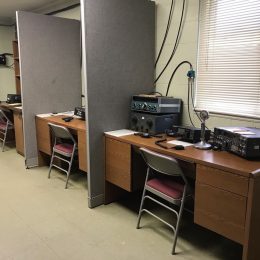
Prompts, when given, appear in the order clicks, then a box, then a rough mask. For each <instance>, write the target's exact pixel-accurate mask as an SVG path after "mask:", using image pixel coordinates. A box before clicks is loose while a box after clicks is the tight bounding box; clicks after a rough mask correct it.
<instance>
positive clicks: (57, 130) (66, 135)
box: [48, 123, 77, 144]
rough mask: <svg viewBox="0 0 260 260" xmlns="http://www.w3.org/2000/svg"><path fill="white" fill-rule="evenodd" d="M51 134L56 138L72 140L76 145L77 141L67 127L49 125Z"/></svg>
mask: <svg viewBox="0 0 260 260" xmlns="http://www.w3.org/2000/svg"><path fill="white" fill-rule="evenodd" d="M48 125H49V127H50V129H51V132H52V134H53V136H54V137H55V138H59V139H66V140H72V141H73V143H74V144H76V143H77V142H76V140H75V139H74V137H73V135H72V134H71V133H70V131H69V129H68V128H67V127H65V126H60V125H55V124H52V123H48Z"/></svg>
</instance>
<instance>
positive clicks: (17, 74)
mask: <svg viewBox="0 0 260 260" xmlns="http://www.w3.org/2000/svg"><path fill="white" fill-rule="evenodd" d="M13 53H14V71H15V85H16V94H21V81H20V62H19V49H18V40H14V41H13Z"/></svg>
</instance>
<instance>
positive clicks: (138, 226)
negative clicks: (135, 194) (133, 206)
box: [136, 188, 146, 229]
mask: <svg viewBox="0 0 260 260" xmlns="http://www.w3.org/2000/svg"><path fill="white" fill-rule="evenodd" d="M145 192H146V189H145V188H144V191H143V196H142V200H141V205H140V209H139V213H138V219H137V225H136V228H137V229H139V228H140V221H141V217H142V213H143V211H142V210H143V205H144V197H145Z"/></svg>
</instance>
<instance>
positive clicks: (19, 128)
mask: <svg viewBox="0 0 260 260" xmlns="http://www.w3.org/2000/svg"><path fill="white" fill-rule="evenodd" d="M14 131H15V145H16V151H17V152H18V153H19V154H21V155H24V139H23V119H22V114H21V113H16V112H14Z"/></svg>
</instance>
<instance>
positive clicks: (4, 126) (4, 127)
mask: <svg viewBox="0 0 260 260" xmlns="http://www.w3.org/2000/svg"><path fill="white" fill-rule="evenodd" d="M0 129H1V130H5V129H6V123H3V122H0Z"/></svg>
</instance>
